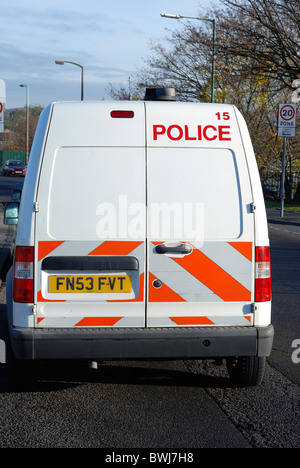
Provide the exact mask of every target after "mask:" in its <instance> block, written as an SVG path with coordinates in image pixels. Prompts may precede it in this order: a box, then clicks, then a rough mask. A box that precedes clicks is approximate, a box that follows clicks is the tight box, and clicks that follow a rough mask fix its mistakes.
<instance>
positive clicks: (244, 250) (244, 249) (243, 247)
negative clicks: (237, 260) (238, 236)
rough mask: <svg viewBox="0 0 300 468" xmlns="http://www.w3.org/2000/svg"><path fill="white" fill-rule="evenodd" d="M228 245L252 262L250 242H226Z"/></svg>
mask: <svg viewBox="0 0 300 468" xmlns="http://www.w3.org/2000/svg"><path fill="white" fill-rule="evenodd" d="M228 244H229V245H231V247H233V248H234V249H236V250H237V251H238V252H240V253H241V254H242V255H244V257H246V258H247V259H248V260H249V261H250V262H252V242H228Z"/></svg>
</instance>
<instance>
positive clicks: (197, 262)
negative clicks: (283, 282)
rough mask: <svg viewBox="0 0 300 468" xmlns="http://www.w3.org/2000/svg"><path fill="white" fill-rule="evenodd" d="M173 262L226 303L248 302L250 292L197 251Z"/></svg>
mask: <svg viewBox="0 0 300 468" xmlns="http://www.w3.org/2000/svg"><path fill="white" fill-rule="evenodd" d="M173 260H174V261H175V262H177V263H178V264H179V265H180V266H182V267H183V268H184V269H185V270H187V271H188V272H189V273H191V274H192V275H193V276H195V278H197V279H198V280H199V281H201V283H203V284H204V285H205V286H207V287H208V288H209V289H210V290H211V291H213V292H214V293H215V294H216V295H217V296H219V297H220V298H221V299H222V300H223V301H226V302H250V301H251V292H250V291H248V289H246V288H245V287H244V286H242V285H241V284H240V283H239V282H238V281H236V280H235V279H234V278H233V277H232V276H230V275H229V274H228V273H227V272H226V271H224V270H223V269H222V268H221V267H219V266H218V265H217V264H216V263H214V262H213V261H212V260H211V259H209V258H208V257H207V256H206V255H204V254H203V253H202V252H200V251H199V250H197V249H194V250H193V253H192V254H191V255H186V256H185V257H182V258H175V257H173Z"/></svg>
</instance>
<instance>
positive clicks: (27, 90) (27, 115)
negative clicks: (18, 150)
mask: <svg viewBox="0 0 300 468" xmlns="http://www.w3.org/2000/svg"><path fill="white" fill-rule="evenodd" d="M20 87H21V88H26V159H25V160H26V165H27V164H28V156H29V85H27V84H20Z"/></svg>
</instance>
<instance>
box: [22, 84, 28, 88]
mask: <svg viewBox="0 0 300 468" xmlns="http://www.w3.org/2000/svg"><path fill="white" fill-rule="evenodd" d="M27 86H28V85H27V84H20V87H21V88H27Z"/></svg>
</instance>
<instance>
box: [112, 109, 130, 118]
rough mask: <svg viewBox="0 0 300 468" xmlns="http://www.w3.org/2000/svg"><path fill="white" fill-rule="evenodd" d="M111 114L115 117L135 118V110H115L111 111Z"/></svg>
mask: <svg viewBox="0 0 300 468" xmlns="http://www.w3.org/2000/svg"><path fill="white" fill-rule="evenodd" d="M110 116H111V117H112V118H113V119H133V117H134V112H133V111H124V110H113V111H111V113H110Z"/></svg>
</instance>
